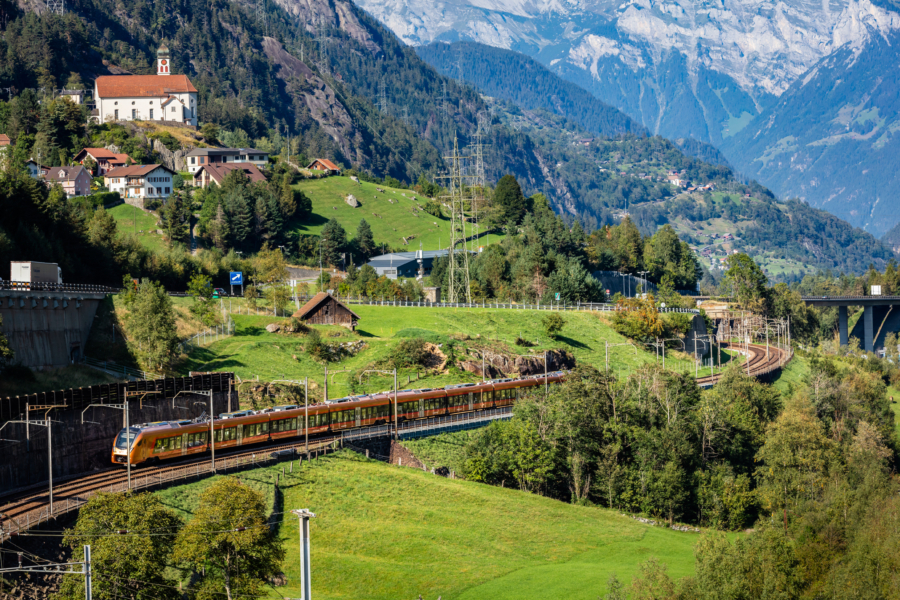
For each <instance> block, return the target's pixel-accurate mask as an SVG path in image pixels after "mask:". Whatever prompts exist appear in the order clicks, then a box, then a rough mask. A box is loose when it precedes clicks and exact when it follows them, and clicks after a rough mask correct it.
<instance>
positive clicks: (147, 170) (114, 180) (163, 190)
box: [103, 165, 175, 202]
mask: <svg viewBox="0 0 900 600" xmlns="http://www.w3.org/2000/svg"><path fill="white" fill-rule="evenodd" d="M173 175H175V171H173V170H172V169H170V168H168V167H166V166H163V165H131V166H130V167H118V168H116V169H113V170H112V171H109V172H108V173H106V175H104V176H103V181H104V182H105V183H106V187H107V188H108V189H109V191H111V192H119V194H120V195H121V196H122V198H125V199H126V202H127V199H129V198H135V199H143V198H167V197H168V196H169V195H170V194H171V193H172V176H173Z"/></svg>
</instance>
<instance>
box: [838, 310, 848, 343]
mask: <svg viewBox="0 0 900 600" xmlns="http://www.w3.org/2000/svg"><path fill="white" fill-rule="evenodd" d="M838 329H839V330H840V332H841V346H846V345H847V344H848V343H849V342H850V340H849V328H848V325H847V307H846V306H838Z"/></svg>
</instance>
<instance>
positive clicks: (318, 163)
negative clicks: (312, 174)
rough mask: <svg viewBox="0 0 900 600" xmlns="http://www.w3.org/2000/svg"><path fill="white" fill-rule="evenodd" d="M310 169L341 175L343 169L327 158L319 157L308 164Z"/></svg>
mask: <svg viewBox="0 0 900 600" xmlns="http://www.w3.org/2000/svg"><path fill="white" fill-rule="evenodd" d="M306 168H307V169H309V170H310V171H323V172H324V173H326V174H328V175H339V174H340V173H341V169H340V168H339V167H338V166H337V165H336V164H334V163H333V162H331V161H330V160H328V159H327V158H317V159H315V160H314V161H312V162H311V163H309V164H308V165H307V166H306Z"/></svg>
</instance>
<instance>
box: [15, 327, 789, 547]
mask: <svg viewBox="0 0 900 600" xmlns="http://www.w3.org/2000/svg"><path fill="white" fill-rule="evenodd" d="M722 346H723V347H724V348H725V349H732V350H736V351H740V352H742V353H743V352H744V350H743V348H744V346H742V345H738V344H722ZM747 348H748V352H749V355H750V359H749V369H748V368H747V367H746V366H744V365H746V364H747V363H746V362H742V366H744V367H743V368H744V369H745V370H748V371H749V374H750V375H752V376H760V375H765V374H767V373H770V372H772V371H774V370H775V369H777V368H779V367H780V366H782V365H784V364H785V363H786V362H787V361H788V360H789V359H790V355H789V354H788V353H787V352H786V351H784V350H783V349H781V348H778V347H776V346H769V351H768V356H767V353H766V346H765V345H760V344H749V345H748V346H747ZM720 377H721V374H715V375H708V376H706V377H700V378H699V379H697V384H698V385H700V386H701V387H710V386H712V385H714V384H715V383H716V382H717V381H718V380H719V378H720ZM341 439H342V437H341V436H340V435H328V436H320V437H315V438H312V439H310V441H309V451H310V453H316V454H318V453H319V452H322V451H323V450H324V451H326V452H327V449H328V447H329V446H331V445H332V444H334V443H335V442H337V441H339V440H341ZM285 452H293V453H294V454H296V455H297V456H298V457H302V456H303V453H305V442H304V441H303V440H299V441H294V442H289V443H284V442H271V443H269V444H265V445H260V446H254V447H253V448H252V449H235V450H231V451H223V452H221V453H217V455H216V469H215V472H216V473H226V472H228V471H233V470H235V469H240V468H244V467H247V466H260V465H264V464H267V463H270V462H272V461H273V460H276V459H275V458H273V455H276V453H285ZM212 472H213V468H212V462H211V460H210V456H209V455H208V454H204V455H199V456H194V457H189V458H186V459H184V460H181V461H178V462H175V463H167V464H164V465H154V466H142V467H140V468H132V470H131V489H133V490H141V489H148V488H152V487H159V486H163V485H166V484H169V483H172V482H175V481H184V480H188V479H190V478H191V477H196V478H200V477H202V476H204V475H208V474H211V473H212ZM127 486H128V474H127V472H126V471H125V470H122V469H121V467H110V468H108V469H104V470H102V471H99V472H97V473H92V474H89V475H85V476H81V477H75V478H70V479H68V480H64V481H62V482H61V483H59V484H57V485H56V486H54V488H53V510H52V512H51V511H50V506H49V505H50V498H49V493H48V491H47V490H46V489H42V488H38V487H37V486H31V487H29V488H26V489H23V490H19V491H18V492H16V493H13V494H9V495H8V496H6V497H5V498H3V497H0V501H2V502H3V504H2V505H0V542H3V541H5V540H6V539H7V538H9V537H10V536H14V535H18V534H20V533H24V532H26V531H28V530H29V529H30V528H32V527H33V526H35V525H37V524H39V523H42V522H45V521H48V520H50V519H54V518H57V517H59V516H63V515H65V514H67V513H69V512H70V511H73V510H76V509H78V508H79V507H80V506H82V505H83V504H85V503H86V502H87V501H88V500H89V499H90V497H91V496H93V495H94V494H97V493H99V492H120V491H125V490H126V489H127Z"/></svg>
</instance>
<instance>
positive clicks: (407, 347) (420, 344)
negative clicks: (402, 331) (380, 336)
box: [389, 338, 431, 368]
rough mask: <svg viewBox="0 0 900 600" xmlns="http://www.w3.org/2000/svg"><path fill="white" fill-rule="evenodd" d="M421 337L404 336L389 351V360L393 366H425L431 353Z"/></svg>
mask: <svg viewBox="0 0 900 600" xmlns="http://www.w3.org/2000/svg"><path fill="white" fill-rule="evenodd" d="M425 344H426V342H425V340H423V339H422V338H406V339H403V340H400V343H399V344H397V346H396V347H395V348H394V349H393V350H392V351H391V354H390V358H389V360H390V362H391V364H392V365H393V366H394V367H395V368H400V367H414V366H416V365H419V366H423V367H424V366H427V363H428V359H429V358H430V357H431V353H430V352H429V351H428V348H427V347H426V346H425Z"/></svg>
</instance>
